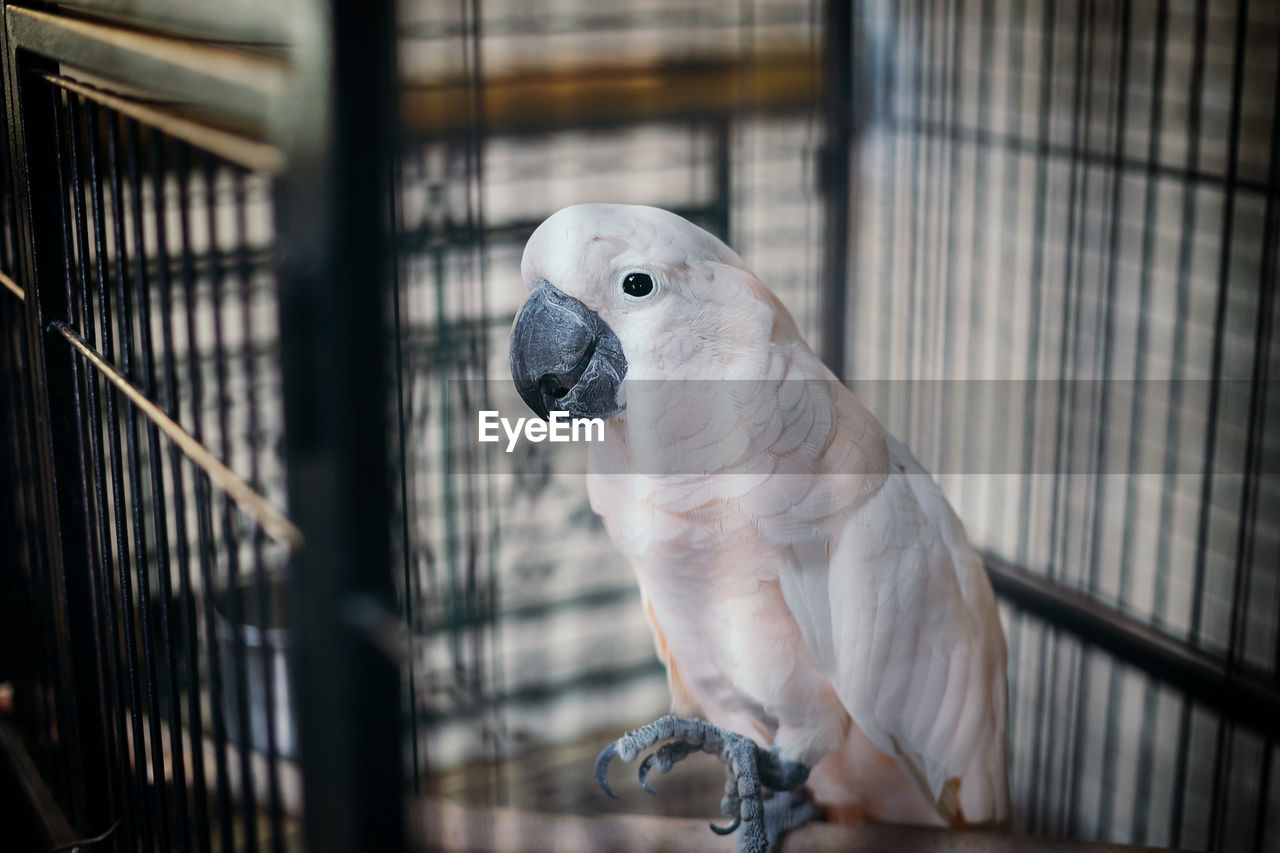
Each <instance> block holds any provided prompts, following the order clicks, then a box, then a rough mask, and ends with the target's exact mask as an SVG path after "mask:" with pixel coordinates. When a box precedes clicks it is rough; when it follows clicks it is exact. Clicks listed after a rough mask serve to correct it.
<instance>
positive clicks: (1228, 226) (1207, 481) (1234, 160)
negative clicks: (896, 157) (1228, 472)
mask: <svg viewBox="0 0 1280 853" xmlns="http://www.w3.org/2000/svg"><path fill="white" fill-rule="evenodd" d="M1248 20H1249V3H1248V0H1239V2H1238V3H1237V4H1236V27H1235V47H1234V52H1233V54H1232V70H1231V124H1230V129H1229V132H1228V135H1227V175H1226V181H1225V185H1224V187H1223V195H1224V199H1223V211H1222V235H1221V238H1220V240H1219V243H1218V294H1217V305H1216V307H1215V310H1214V324H1213V326H1214V334H1213V363H1212V369H1211V372H1210V376H1211V377H1212V381H1211V383H1210V386H1209V410H1208V413H1207V415H1206V418H1207V429H1206V433H1205V443H1204V469H1203V474H1202V481H1203V483H1202V486H1201V491H1200V519H1199V525H1198V530H1197V532H1196V563H1195V578H1194V587H1193V589H1194V591H1193V593H1192V598H1191V606H1192V613H1191V641H1192V642H1193V643H1199V642H1200V639H1201V638H1200V628H1201V623H1202V620H1203V614H1204V575H1205V568H1206V564H1207V562H1208V549H1209V526H1210V516H1211V515H1212V514H1213V491H1214V483H1215V481H1216V480H1217V478H1216V477H1214V476H1213V473H1214V461H1215V458H1216V457H1217V437H1218V414H1219V412H1218V406H1219V403H1220V395H1221V390H1222V373H1223V350H1224V347H1225V345H1226V323H1227V296H1228V293H1229V291H1230V289H1231V250H1232V243H1233V242H1234V235H1235V230H1234V229H1235V212H1236V183H1237V179H1238V176H1239V165H1240V122H1241V112H1242V109H1241V108H1242V105H1243V96H1244V52H1245V36H1246V34H1247V25H1248ZM1237 580H1238V577H1237ZM1228 639H1230V638H1228ZM1228 644H1229V643H1228ZM1229 654H1230V653H1229ZM1231 728H1232V727H1231V724H1230V722H1229V721H1228V720H1227V719H1226V718H1225V717H1224V716H1219V717H1218V737H1217V750H1216V752H1215V755H1214V761H1213V786H1212V788H1211V789H1210V797H1209V845H1210V846H1211V847H1216V846H1218V845H1219V844H1220V843H1221V833H1222V824H1223V821H1222V817H1223V815H1221V814H1220V813H1221V812H1222V811H1223V810H1224V808H1225V802H1224V800H1225V798H1224V797H1223V789H1224V788H1225V787H1226V785H1227V779H1226V772H1227V765H1228V763H1229V762H1228V761H1227V760H1226V759H1227V757H1228V755H1229V751H1230V746H1229V744H1230V743H1231V742H1232V741H1233V738H1232V737H1231Z"/></svg>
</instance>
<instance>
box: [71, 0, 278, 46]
mask: <svg viewBox="0 0 1280 853" xmlns="http://www.w3.org/2000/svg"><path fill="white" fill-rule="evenodd" d="M58 5H59V6H61V7H63V8H64V9H76V10H83V11H86V12H91V13H93V14H95V15H101V16H103V17H109V18H115V19H117V20H120V21H123V22H125V23H129V22H135V23H138V24H141V25H142V26H145V27H146V28H148V29H157V30H165V31H166V32H172V33H182V34H186V35H193V36H198V37H200V38H204V39H208V38H216V39H225V40H227V41H243V42H255V43H258V44H281V43H283V42H284V41H285V40H286V39H287V37H288V26H287V24H288V15H289V13H290V11H291V10H293V4H292V3H291V0H216V2H209V0H58Z"/></svg>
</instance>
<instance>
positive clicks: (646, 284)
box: [622, 272, 653, 297]
mask: <svg viewBox="0 0 1280 853" xmlns="http://www.w3.org/2000/svg"><path fill="white" fill-rule="evenodd" d="M622 292H623V293H625V294H627V296H635V297H641V296H648V295H649V294H650V293H653V278H652V277H650V275H649V274H648V273H647V272H631V273H627V274H626V276H625V277H624V278H623V279H622Z"/></svg>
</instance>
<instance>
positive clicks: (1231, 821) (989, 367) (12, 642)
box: [0, 0, 1280, 851]
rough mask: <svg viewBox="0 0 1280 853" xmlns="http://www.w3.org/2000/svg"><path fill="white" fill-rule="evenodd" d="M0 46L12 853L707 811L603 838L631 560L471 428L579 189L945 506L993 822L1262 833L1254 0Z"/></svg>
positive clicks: (229, 7) (1268, 794)
mask: <svg viewBox="0 0 1280 853" xmlns="http://www.w3.org/2000/svg"><path fill="white" fill-rule="evenodd" d="M0 12H2V13H3V19H4V26H3V28H2V29H0V47H2V48H3V49H2V50H0V58H2V59H3V88H2V90H0V93H2V100H3V105H4V114H5V116H6V121H7V126H6V130H5V133H4V134H3V137H0V146H2V148H3V150H2V151H0V155H2V157H3V161H4V168H3V170H0V284H3V286H4V287H3V289H0V329H2V334H3V342H2V344H0V395H3V396H2V399H3V403H2V404H0V424H3V427H2V430H3V441H4V444H3V449H2V450H0V466H2V467H0V472H2V474H0V477H2V479H0V554H3V561H2V562H0V752H2V753H3V761H0V796H3V797H5V798H6V802H8V801H10V798H11V801H12V802H21V803H22V804H23V805H22V807H21V812H22V814H23V815H24V816H26V817H24V818H23V819H22V820H19V821H16V822H15V823H14V824H13V826H12V828H11V829H10V828H0V833H3V832H6V831H8V832H10V836H5V835H2V834H0V846H3V845H4V843H5V842H7V841H9V840H10V839H12V842H13V844H14V846H15V849H18V848H19V847H22V848H23V849H25V847H33V848H36V849H46V850H47V849H68V848H69V847H70V846H73V845H78V846H80V847H81V848H82V849H83V848H88V849H99V847H98V846H97V845H100V847H101V849H116V850H137V849H141V850H152V849H156V850H169V849H183V850H188V849H198V850H202V851H210V850H230V849H246V850H259V849H270V850H276V851H279V850H286V849H288V850H292V849H302V848H304V847H305V848H307V849H314V850H323V849H333V850H351V849H377V850H399V849H405V848H406V847H408V846H411V845H412V846H418V847H426V848H436V847H444V848H450V847H456V846H457V845H458V844H459V843H462V844H464V846H465V844H466V843H475V844H487V843H491V842H492V843H494V844H497V841H495V839H497V838H498V836H502V834H503V833H512V834H514V835H515V836H516V837H517V840H520V839H521V838H522V840H523V843H524V844H525V845H526V846H529V845H532V846H534V847H537V846H538V845H539V844H543V845H555V844H558V839H560V838H561V837H574V838H578V839H579V841H581V839H582V838H586V839H588V841H587V842H586V843H587V844H590V843H591V839H594V840H595V842H596V843H598V844H601V845H604V844H618V845H622V846H624V847H625V846H626V845H628V844H630V845H633V846H634V845H636V844H638V843H642V842H638V841H636V839H637V838H639V837H654V836H649V835H645V833H648V832H657V833H659V835H658V836H657V837H662V838H667V837H671V838H674V837H676V836H675V835H671V836H665V835H662V832H664V831H666V829H664V827H666V828H669V827H671V826H675V824H674V823H671V822H670V819H672V816H682V817H688V818H692V817H694V816H702V815H708V816H709V815H710V814H714V810H715V802H716V800H718V797H719V782H718V781H716V777H715V775H714V772H713V771H714V768H710V769H709V770H708V772H703V771H700V770H697V769H693V770H690V771H689V775H688V777H687V778H686V779H685V780H684V781H683V782H681V781H679V780H677V779H676V778H672V779H671V780H670V781H669V782H666V788H667V789H669V790H670V791H673V792H676V794H677V796H676V797H674V798H660V799H657V800H651V801H646V802H644V803H637V802H635V801H633V800H627V801H623V802H622V803H621V804H618V805H614V804H611V803H606V802H605V801H604V800H603V799H602V798H601V797H598V796H597V794H598V792H597V791H595V790H594V789H593V787H592V785H593V783H592V780H591V775H590V770H589V765H590V760H591V758H593V757H594V751H595V749H596V748H598V747H599V746H600V745H601V744H602V743H603V742H604V740H605V739H608V738H610V737H612V736H613V735H616V734H617V732H618V731H620V730H621V729H625V728H630V727H632V726H633V725H634V724H638V723H642V722H646V721H647V717H646V715H650V716H651V715H652V714H656V713H661V712H662V711H663V710H664V706H665V704H666V702H667V694H666V684H665V681H664V678H663V670H662V667H661V665H660V664H659V662H658V661H657V659H656V658H655V657H654V654H653V650H652V643H651V640H650V635H649V632H648V628H647V626H646V625H645V623H644V619H643V614H642V613H641V610H640V607H639V597H638V593H637V592H636V590H635V587H634V583H633V580H632V578H631V575H630V570H629V569H628V567H627V566H626V565H625V564H623V563H622V561H621V560H620V558H619V557H618V556H617V555H616V554H615V553H614V552H613V550H612V549H611V547H610V546H609V545H608V543H607V541H606V540H605V538H604V536H603V531H602V530H601V528H600V525H599V523H598V522H597V521H596V520H595V518H594V516H593V515H592V514H591V513H590V511H589V508H588V507H587V504H586V499H585V494H584V492H583V490H582V483H581V479H582V478H581V472H580V470H577V469H575V468H574V467H573V466H574V465H575V464H577V463H575V462H573V461H572V459H570V460H569V461H568V462H567V463H566V457H564V456H562V455H556V454H552V453H549V452H546V453H541V452H534V453H530V454H527V455H524V456H521V457H519V458H518V459H515V460H513V459H511V458H509V457H507V456H505V455H503V454H501V453H500V452H499V453H497V454H492V453H489V452H488V450H487V449H481V448H480V447H479V446H478V445H477V444H476V443H475V442H474V441H473V440H472V438H473V437H474V418H475V415H476V412H477V410H478V409H481V408H489V407H492V406H495V405H497V403H496V402H495V401H498V400H501V399H503V395H508V396H509V395H510V389H509V388H507V387H505V386H504V383H503V382H501V381H493V380H494V378H495V377H501V376H503V375H504V373H505V371H506V366H505V354H506V345H507V335H508V332H509V329H510V325H511V322H512V319H513V317H514V314H515V311H516V310H517V309H518V306H519V302H520V300H521V298H522V297H523V291H522V288H521V286H520V283H519V262H520V253H521V250H522V247H523V245H524V242H525V240H526V239H527V238H528V236H529V234H530V233H531V232H532V230H533V229H534V228H535V227H536V226H537V224H538V223H539V222H540V221H541V220H542V219H543V218H545V217H546V216H547V215H548V214H550V213H551V212H553V211H554V210H555V209H557V208H559V207H561V206H563V205H566V204H569V203H573V202H576V201H584V200H619V201H629V202H640V203H648V204H656V205H659V206H662V207H666V208H669V209H672V210H675V211H677V212H679V213H681V214H682V215H684V216H686V217H688V218H690V219H691V220H693V221H695V222H697V223H698V224H700V225H702V226H704V227H706V228H708V229H709V230H711V231H712V232H714V233H716V234H717V235H719V236H721V237H723V238H725V239H726V241H727V242H729V243H730V244H731V245H733V246H734V247H735V249H737V250H738V251H739V253H740V254H742V255H743V256H744V257H745V258H746V259H747V260H748V262H749V263H751V265H752V266H753V267H754V268H755V270H756V271H757V272H758V273H759V274H760V277H761V279H762V280H764V281H765V282H766V283H767V284H769V286H770V287H771V288H772V289H773V290H774V291H775V292H777V293H778V294H779V295H780V297H781V298H782V300H783V301H784V302H785V303H786V304H787V305H788V307H789V308H790V309H791V310H792V312H793V314H794V315H795V316H796V319H797V321H798V323H799V324H800V326H801V328H802V330H803V332H804V333H805V334H806V335H807V336H808V337H809V339H810V340H811V341H812V342H814V343H815V345H816V346H815V348H816V349H818V350H819V351H820V352H821V354H822V356H823V358H824V359H825V360H826V361H827V362H828V364H830V365H832V366H833V368H834V369H836V371H837V373H838V374H840V375H841V376H842V377H844V378H845V379H846V381H848V382H850V383H851V384H852V385H853V387H854V388H855V390H857V391H858V392H859V393H860V395H861V396H862V397H863V398H864V400H865V401H866V402H867V403H868V405H869V406H870V407H871V408H872V409H873V411H874V412H875V413H876V414H877V416H878V417H880V419H881V420H882V421H883V422H884V423H885V424H886V426H887V427H888V428H889V429H890V430H891V431H893V432H894V433H895V434H897V435H899V436H900V437H902V438H903V439H905V440H906V441H907V443H908V444H910V445H911V446H912V448H913V449H914V450H915V452H916V453H917V455H918V456H919V457H920V458H921V460H922V462H924V464H925V466H926V467H927V468H929V469H930V470H931V471H933V472H934V473H935V475H936V476H937V477H938V479H939V481H940V483H941V484H942V485H943V487H944V490H945V491H946V492H947V494H948V496H949V498H950V499H951V501H952V503H953V504H955V505H956V507H957V509H958V512H959V514H960V515H961V517H962V518H963V519H964V521H965V524H966V526H967V528H968V530H969V533H970V536H971V538H972V539H973V540H974V542H975V544H977V545H979V546H980V548H981V550H982V551H983V553H984V557H985V558H986V562H987V567H988V573H989V575H990V577H991V579H992V582H993V585H994V586H995V587H996V590H997V593H998V595H999V596H1000V598H1001V602H1002V603H1001V608H1002V619H1003V620H1004V625H1005V629H1006V633H1007V636H1008V639H1009V653H1010V660H1009V676H1010V705H1011V707H1010V712H1011V713H1010V718H1011V725H1010V743H1011V747H1012V748H1011V755H1012V762H1011V772H1012V783H1013V788H1014V804H1015V813H1016V816H1017V824H1018V826H1017V828H1018V830H1020V831H1022V832H1025V833H1028V834H1031V835H1043V836H1050V837H1069V838H1076V839H1085V840H1091V841H1114V842H1125V843H1150V844H1164V845H1169V846H1172V847H1179V846H1191V847H1204V848H1210V849H1222V850H1237V849H1239V850H1263V849H1268V848H1269V846H1271V845H1273V844H1274V839H1275V838H1277V837H1280V826H1278V825H1277V824H1276V821H1277V817H1276V815H1280V786H1277V785H1275V784H1273V781H1272V776H1273V771H1274V770H1276V769H1277V768H1276V767H1275V766H1274V765H1275V764H1276V762H1277V760H1280V752H1278V751H1277V748H1276V737H1277V734H1280V687H1278V686H1277V685H1278V679H1280V577H1278V572H1280V560H1278V559H1277V556H1278V553H1280V552H1278V549H1277V544H1278V543H1280V524H1278V523H1277V518H1280V515H1278V514H1277V512H1276V509H1277V501H1278V500H1280V490H1278V489H1277V483H1278V482H1280V480H1278V479H1277V467H1276V464H1275V463H1276V460H1277V452H1278V450H1280V438H1278V437H1280V431H1277V429H1276V426H1275V425H1276V423H1277V421H1276V419H1275V416H1274V409H1275V407H1276V405H1277V401H1280V395H1277V394H1276V393H1273V391H1274V390H1275V378H1274V377H1275V373H1274V371H1273V368H1274V367H1275V362H1276V358H1277V356H1276V354H1275V350H1274V348H1273V346H1272V337H1273V334H1274V322H1273V321H1274V320H1275V317H1276V313H1277V311H1278V310H1280V308H1278V307H1277V305H1276V300H1275V298H1274V294H1275V289H1276V284H1277V263H1276V250H1277V247H1280V217H1278V216H1277V197H1278V196H1280V48H1278V47H1277V45H1280V6H1278V5H1277V4H1276V3H1275V2H1272V0H1222V2H1219V0H1212V2H1211V0H1088V2H1082V3H1078V4H1075V3H1061V2H1053V0H1045V2H1021V0H911V2H902V3H896V2H893V3H891V2H879V0H857V2H842V1H841V0H830V2H817V0H800V2H795V1H794V0H749V2H726V3H722V4H693V3H682V2H671V0H635V2H630V3H626V4H606V5H605V6H601V5H600V4H595V3H591V2H588V1H587V0H544V2H542V3H538V4H526V3H522V2H515V0H483V1H482V0H463V2H459V3H457V4H441V3H431V2H413V1H412V0H403V2H400V3H399V4H398V5H396V6H395V8H392V4H387V3H372V4H361V3H356V2H328V3H326V2H319V0H289V2H285V0H273V1H272V2H266V3H255V2H246V0H234V2H229V3H228V2H222V3H210V2H203V0H185V2H181V3H166V2H161V0H129V2H125V0H76V2H72V3H62V4H58V5H57V6H45V5H42V4H37V3H13V2H0ZM506 385H509V383H506ZM514 405H517V406H518V405H519V403H518V401H516V403H515V404H514ZM566 542H567V543H571V544H572V547H571V548H564V547H557V546H560V545H563V543H566ZM708 773H710V774H711V775H708ZM675 775H679V774H675ZM511 807H514V808H515V809H516V811H510V810H509V809H510V808H511ZM631 810H641V811H644V812H645V813H647V814H654V815H664V816H666V817H667V818H668V819H669V821H668V822H666V823H664V822H661V821H659V822H657V823H654V824H639V823H636V822H635V821H637V820H639V819H638V818H636V817H634V816H624V815H625V813H626V812H628V811H631ZM530 812H535V813H537V814H535V815H532V816H531V815H530V814H529V813H530ZM582 814H587V815H605V816H608V817H609V818H610V819H611V822H607V823H604V824H602V823H599V822H597V823H594V824H590V826H591V827H594V828H584V827H587V826H588V824H584V823H575V822H574V820H575V818H570V817H567V815H582ZM459 826H461V827H462V834H461V835H459V829H458V827H459ZM681 826H682V825H681ZM601 827H607V828H601ZM862 831H863V832H867V833H872V834H868V835H866V836H865V837H864V841H866V840H868V839H869V841H868V843H871V844H873V845H875V844H881V845H893V844H900V843H904V842H903V837H902V836H896V835H893V834H885V835H875V834H874V832H875V831H874V830H862ZM467 833H472V834H471V835H469V836H468V835H467ZM565 833H568V835H567V836H566V835H565ZM636 833H639V834H638V835H637V834H636ZM503 837H506V836H503ZM814 837H815V838H817V837H818V836H814ZM823 838H825V839H826V840H825V841H823V842H822V843H827V844H830V845H831V846H832V849H842V848H840V845H841V844H847V843H849V839H850V836H847V835H828V836H823ZM910 838H911V839H912V843H920V844H929V843H934V842H933V841H928V840H927V839H925V840H922V837H916V836H910ZM815 843H817V842H815ZM964 843H970V844H972V845H974V849H989V848H990V847H997V846H999V845H1001V844H1006V845H1007V844H1015V845H1030V844H1032V843H1033V841H1032V840H1031V839H1028V838H1022V837H1013V838H1010V837H1006V836H999V835H975V836H973V840H972V841H969V842H964ZM91 845H93V846H91Z"/></svg>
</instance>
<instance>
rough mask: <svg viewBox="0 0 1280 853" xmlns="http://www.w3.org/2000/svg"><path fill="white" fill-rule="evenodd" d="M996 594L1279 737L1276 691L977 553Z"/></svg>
mask: <svg viewBox="0 0 1280 853" xmlns="http://www.w3.org/2000/svg"><path fill="white" fill-rule="evenodd" d="M983 559H984V561H985V563H986V566H987V575H988V576H989V577H990V578H991V585H992V586H993V587H995V591H996V593H997V594H998V595H999V596H1001V597H1002V598H1004V599H1006V600H1007V601H1008V602H1009V603H1010V604H1012V605H1014V606H1015V607H1017V608H1019V609H1020V610H1024V611H1026V612H1028V613H1031V614H1033V615H1035V616H1037V617H1039V618H1041V619H1043V620H1045V621H1046V622H1047V623H1049V624H1050V625H1052V626H1053V627H1054V628H1055V629H1058V630H1063V631H1068V632H1070V633H1072V634H1075V635H1076V636H1078V637H1080V639H1082V640H1083V641H1085V642H1086V643H1088V644H1089V645H1092V646H1096V647H1098V648H1100V649H1103V650H1105V651H1107V652H1109V653H1110V654H1112V655H1114V656H1115V657H1116V658H1117V659H1119V660H1121V661H1123V662H1125V663H1127V664H1130V665H1132V666H1133V667H1135V668H1137V669H1140V670H1142V671H1143V672H1146V673H1148V674H1149V675H1151V676H1153V677H1155V678H1157V679H1159V680H1160V681H1162V682H1164V683H1166V684H1168V685H1169V686H1170V687H1173V688H1175V689H1177V690H1181V691H1183V692H1184V693H1186V694H1187V695H1188V696H1190V697H1192V698H1194V700H1195V701H1196V702H1198V703H1201V704H1203V705H1206V706H1208V707H1210V708H1213V709H1215V710H1217V711H1219V712H1221V713H1222V714H1224V715H1226V716H1227V717H1230V718H1231V719H1233V720H1235V721H1236V722H1239V723H1242V724H1244V725H1246V726H1248V727H1250V728H1252V729H1255V730H1257V731H1259V732H1261V733H1263V734H1266V735H1275V734H1277V733H1280V690H1277V688H1276V686H1275V685H1274V684H1273V683H1272V682H1270V681H1269V680H1268V679H1266V678H1262V677H1259V676H1257V675H1255V674H1253V673H1250V672H1248V671H1247V670H1241V669H1239V668H1237V669H1236V670H1235V671H1234V672H1228V671H1227V669H1226V664H1225V662H1224V661H1222V660H1219V659H1217V658H1215V657H1213V656H1212V655H1210V654H1208V653H1206V652H1204V651H1201V650H1200V649H1197V648H1195V647H1194V646H1191V645H1189V644H1187V643H1184V642H1182V641H1180V640H1176V639H1174V638H1173V637H1170V636H1168V635H1167V634H1164V633H1162V632H1160V631H1158V630H1156V629H1155V628H1152V627H1149V626H1147V625H1144V624H1142V623H1141V622H1138V621H1136V620H1134V619H1132V618H1130V617H1128V616H1126V615H1124V614H1123V613H1120V612H1119V611H1117V610H1115V609H1114V608H1111V607H1108V606H1106V605H1104V604H1100V603H1098V602H1097V601H1095V600H1094V599H1092V598H1090V597H1089V596H1088V595H1085V594H1084V593H1082V592H1077V591H1076V590H1073V589H1068V588H1067V587H1064V586H1062V585H1060V584H1056V583H1054V582H1053V581H1050V580H1047V579H1046V578H1042V577H1039V576H1037V575H1033V574H1032V573H1030V572H1028V571H1027V570H1026V569H1021V568H1018V567H1016V566H1014V565H1012V564H1010V563H1008V562H1006V561H1004V560H1002V559H1000V558H999V557H996V556H994V555H991V554H985V555H983Z"/></svg>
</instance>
